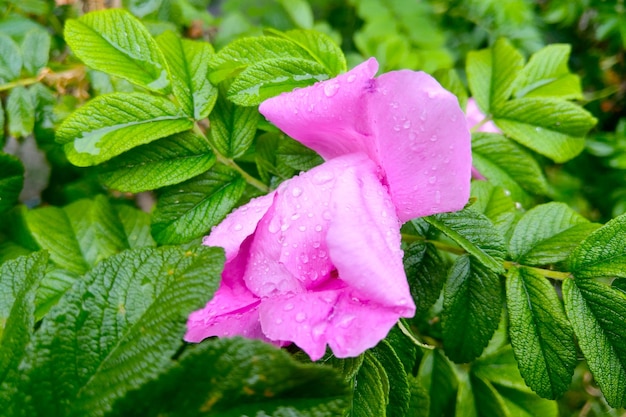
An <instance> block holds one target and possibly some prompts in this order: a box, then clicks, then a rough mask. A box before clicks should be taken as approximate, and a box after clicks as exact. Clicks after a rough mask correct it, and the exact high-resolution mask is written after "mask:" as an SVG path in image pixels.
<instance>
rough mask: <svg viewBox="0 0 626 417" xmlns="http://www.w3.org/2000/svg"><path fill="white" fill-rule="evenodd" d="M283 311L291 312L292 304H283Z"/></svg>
mask: <svg viewBox="0 0 626 417" xmlns="http://www.w3.org/2000/svg"><path fill="white" fill-rule="evenodd" d="M283 310H285V311H291V310H293V304H291V303H287V304H285V306H284V307H283Z"/></svg>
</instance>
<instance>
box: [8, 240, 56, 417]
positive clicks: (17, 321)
mask: <svg viewBox="0 0 626 417" xmlns="http://www.w3.org/2000/svg"><path fill="white" fill-rule="evenodd" d="M47 260H48V255H47V254H46V253H45V252H36V253H34V254H32V255H29V256H22V257H20V258H17V259H15V260H11V261H8V262H5V263H4V264H2V265H1V266H0V410H3V413H4V412H6V413H7V414H9V413H13V412H15V411H17V410H16V409H13V405H12V404H11V399H12V397H13V396H15V394H16V392H17V383H18V381H19V380H20V376H21V372H19V371H18V365H19V363H20V361H21V360H22V357H23V355H24V353H25V347H26V345H27V343H28V342H29V340H30V339H31V337H32V333H33V330H34V327H35V302H34V301H35V290H36V288H37V286H38V285H39V282H40V281H41V279H42V277H43V274H44V272H45V270H46V265H47Z"/></svg>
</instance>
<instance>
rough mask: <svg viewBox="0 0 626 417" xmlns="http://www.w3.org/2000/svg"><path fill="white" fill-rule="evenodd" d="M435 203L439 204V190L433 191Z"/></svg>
mask: <svg viewBox="0 0 626 417" xmlns="http://www.w3.org/2000/svg"><path fill="white" fill-rule="evenodd" d="M435 203H437V204H439V203H441V191H439V190H437V191H435Z"/></svg>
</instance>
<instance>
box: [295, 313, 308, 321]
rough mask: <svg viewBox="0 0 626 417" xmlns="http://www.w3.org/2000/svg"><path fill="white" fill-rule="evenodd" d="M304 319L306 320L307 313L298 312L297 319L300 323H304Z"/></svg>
mask: <svg viewBox="0 0 626 417" xmlns="http://www.w3.org/2000/svg"><path fill="white" fill-rule="evenodd" d="M304 320H306V313H298V314H296V321H297V322H298V323H302V322H303V321H304Z"/></svg>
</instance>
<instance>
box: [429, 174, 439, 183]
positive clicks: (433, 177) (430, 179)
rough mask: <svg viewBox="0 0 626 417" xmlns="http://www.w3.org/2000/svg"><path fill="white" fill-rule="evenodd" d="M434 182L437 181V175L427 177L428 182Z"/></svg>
mask: <svg viewBox="0 0 626 417" xmlns="http://www.w3.org/2000/svg"><path fill="white" fill-rule="evenodd" d="M436 182H437V177H435V176H434V175H433V176H432V177H430V178H429V179H428V183H429V184H434V183H436Z"/></svg>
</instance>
